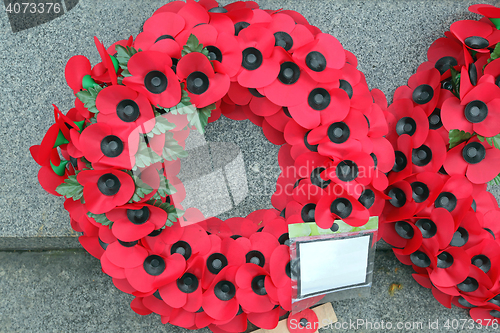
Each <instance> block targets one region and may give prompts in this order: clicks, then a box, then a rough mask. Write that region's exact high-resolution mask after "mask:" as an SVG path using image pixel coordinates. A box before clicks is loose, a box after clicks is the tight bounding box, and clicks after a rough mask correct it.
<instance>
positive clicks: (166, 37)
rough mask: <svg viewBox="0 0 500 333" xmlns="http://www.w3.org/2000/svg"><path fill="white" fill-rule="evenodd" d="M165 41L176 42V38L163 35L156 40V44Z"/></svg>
mask: <svg viewBox="0 0 500 333" xmlns="http://www.w3.org/2000/svg"><path fill="white" fill-rule="evenodd" d="M164 39H171V40H175V38H174V37H172V36H171V35H161V36H160V37H158V38H156V40H155V43H158V42H159V41H161V40H164Z"/></svg>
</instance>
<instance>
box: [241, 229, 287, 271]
mask: <svg viewBox="0 0 500 333" xmlns="http://www.w3.org/2000/svg"><path fill="white" fill-rule="evenodd" d="M236 241H237V242H238V243H240V244H241V245H242V247H244V249H245V251H244V252H243V253H244V254H245V259H246V262H247V263H252V264H255V265H256V266H260V267H263V268H264V269H265V270H268V269H269V264H270V262H271V255H272V254H273V251H274V250H275V249H276V248H277V247H278V246H279V245H280V243H279V242H278V239H277V238H276V237H274V236H273V235H271V234H268V233H267V232H258V233H254V234H253V235H251V236H250V237H249V238H245V237H240V238H238V239H236Z"/></svg>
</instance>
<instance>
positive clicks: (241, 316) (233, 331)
mask: <svg viewBox="0 0 500 333" xmlns="http://www.w3.org/2000/svg"><path fill="white" fill-rule="evenodd" d="M208 328H209V329H210V330H211V331H212V332H213V333H228V332H230V333H237V332H245V331H246V330H247V328H248V315H247V314H246V313H245V312H243V310H241V307H240V311H239V312H238V315H237V316H236V317H234V318H233V319H231V320H230V321H228V322H226V321H214V325H210V326H209V327H208Z"/></svg>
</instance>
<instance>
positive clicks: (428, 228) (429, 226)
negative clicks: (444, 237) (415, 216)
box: [415, 219, 437, 238]
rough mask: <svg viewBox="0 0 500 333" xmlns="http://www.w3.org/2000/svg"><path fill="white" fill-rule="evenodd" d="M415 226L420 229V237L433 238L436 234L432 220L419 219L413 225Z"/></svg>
mask: <svg viewBox="0 0 500 333" xmlns="http://www.w3.org/2000/svg"><path fill="white" fill-rule="evenodd" d="M415 225H416V226H417V228H419V229H420V232H421V233H422V237H424V238H431V237H434V235H436V233H437V227H436V224H435V223H434V222H433V221H432V220H429V219H420V220H418V221H417V222H416V223H415Z"/></svg>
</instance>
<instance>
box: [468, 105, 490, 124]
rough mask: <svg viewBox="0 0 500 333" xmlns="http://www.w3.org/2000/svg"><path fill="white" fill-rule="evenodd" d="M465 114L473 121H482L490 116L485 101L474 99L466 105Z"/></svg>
mask: <svg viewBox="0 0 500 333" xmlns="http://www.w3.org/2000/svg"><path fill="white" fill-rule="evenodd" d="M464 115H465V118H466V119H467V120H468V121H470V122H471V123H480V122H482V121H483V120H485V119H486V117H487V116H488V106H487V105H486V104H485V103H484V102H483V101H478V100H476V101H472V102H470V103H469V104H467V106H466V107H465V109H464Z"/></svg>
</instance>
